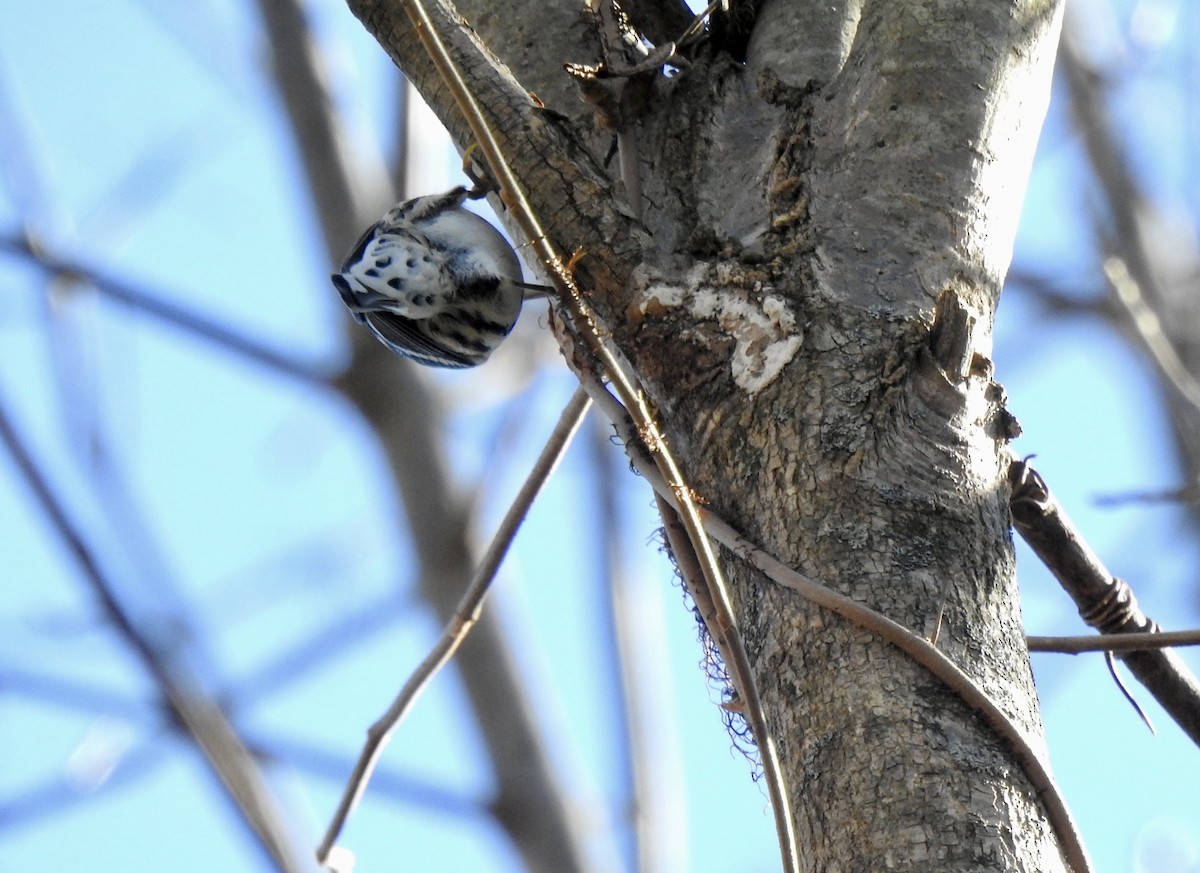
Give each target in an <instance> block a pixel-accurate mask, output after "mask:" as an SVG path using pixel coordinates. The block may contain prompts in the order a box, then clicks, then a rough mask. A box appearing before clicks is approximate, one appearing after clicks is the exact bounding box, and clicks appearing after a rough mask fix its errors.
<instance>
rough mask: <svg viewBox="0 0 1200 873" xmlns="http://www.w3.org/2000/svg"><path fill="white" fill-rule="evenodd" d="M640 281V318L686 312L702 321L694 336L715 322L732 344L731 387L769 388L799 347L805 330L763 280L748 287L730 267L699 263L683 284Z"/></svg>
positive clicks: (754, 391)
mask: <svg viewBox="0 0 1200 873" xmlns="http://www.w3.org/2000/svg"><path fill="white" fill-rule="evenodd" d="M639 278H641V279H642V281H643V282H644V287H643V290H642V293H641V296H640V298H639V299H638V302H637V303H636V304H635V307H636V308H637V310H638V313H639V314H640V315H643V316H647V317H653V316H654V315H655V314H656V313H659V314H661V313H662V312H663V310H667V309H678V308H682V309H686V311H687V312H688V314H689V315H690V316H691V317H692V318H694V319H697V320H699V321H702V322H705V324H703V325H697V329H696V334H697V335H699V334H701V333H702V332H710V331H711V328H712V325H714V324H715V325H716V327H717V329H718V330H719V331H720V332H721V333H722V334H724V335H726V336H728V337H729V338H731V339H732V340H733V341H734V349H733V354H732V355H731V356H730V360H729V367H730V373H731V375H732V376H733V381H734V384H736V385H737V386H738V387H739V388H741V389H742V390H743V391H745V392H746V393H747V394H757V393H758V392H759V391H761V390H762V389H763V388H765V387H766V386H767V385H769V384H771V382H773V381H774V380H775V378H776V377H777V376H778V375H779V374H780V372H782V370H783V368H784V367H785V366H786V365H787V364H788V362H790V361H791V360H792V358H793V357H795V355H796V352H797V351H799V349H800V345H801V342H802V341H803V332H802V331H801V330H800V328H798V327H797V325H796V316H795V314H794V313H793V312H792V310H791V308H790V307H789V306H788V304H787V301H785V300H784V299H783V298H782V297H780V296H779V295H777V294H773V293H771V292H770V291H769V290H765V289H764V285H763V283H762V282H754V283H753V284H752V285H751V286H750V287H745V286H744V285H742V284H740V283H738V282H737V278H736V277H735V276H734V274H733V268H731V267H729V266H728V265H724V264H721V265H717V267H716V268H715V269H712V268H710V267H709V265H707V264H697V265H695V266H694V267H692V269H690V270H689V271H688V272H687V273H686V274H685V276H684V281H683V284H677V283H671V282H665V281H663V277H662V276H654V277H649V276H645V275H643V276H642V277H639ZM685 335H686V334H685Z"/></svg>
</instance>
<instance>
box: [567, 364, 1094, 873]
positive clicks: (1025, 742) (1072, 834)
mask: <svg viewBox="0 0 1200 873" xmlns="http://www.w3.org/2000/svg"><path fill="white" fill-rule="evenodd" d="M584 387H585V388H587V389H588V392H589V394H591V396H592V399H593V400H595V401H596V404H597V406H599V407H600V409H601V411H602V412H603V413H604V414H605V415H606V416H607V417H608V418H609V420H610V421H612V422H613V425H614V426H615V427H616V428H617V430H618V432H619V433H620V434H621V435H622V437H623V438H624V440H625V446H626V450H627V451H628V452H629V457H630V460H631V461H632V463H633V465H634V467H635V468H636V469H637V471H638V472H639V473H640V474H641V475H642V476H643V477H644V478H645V479H646V481H647V482H648V483H649V484H650V486H651V487H652V488H653V489H654V491H655V494H656V495H658V496H659V497H661V498H663V499H664V500H665V501H666V502H668V503H670V504H672V505H674V503H675V499H676V498H675V494H674V491H673V489H672V488H671V487H670V486H669V485H668V484H667V482H666V481H665V480H664V479H663V477H662V476H661V475H660V473H659V472H658V470H657V469H656V467H655V466H654V464H653V463H652V462H651V461H650V459H648V458H646V457H645V456H644V449H643V450H639V447H640V445H641V444H640V443H639V442H638V441H637V439H636V433H635V431H634V430H633V429H632V427H631V426H630V420H629V416H628V415H627V413H626V411H625V409H624V408H623V407H622V406H621V404H620V403H618V402H617V401H616V399H615V398H613V396H612V395H611V394H609V393H608V391H606V390H605V389H604V387H603V386H602V385H601V384H600V383H599V382H597V381H595V380H585V381H584ZM699 513H700V515H701V517H702V520H703V524H704V528H705V530H706V531H707V532H708V533H709V534H710V535H711V536H712V538H713V539H714V540H716V541H717V542H719V543H720V544H721V545H723V546H725V547H726V548H728V549H730V550H732V551H733V552H734V553H735V554H737V555H738V556H739V557H741V558H742V559H743V560H745V561H747V562H748V563H750V564H751V565H753V566H754V567H756V568H757V569H758V570H760V571H761V572H762V573H763V574H764V575H766V576H767V578H769V579H771V580H772V581H774V582H776V583H777V584H779V585H782V586H784V587H785V588H788V589H790V590H792V591H795V592H796V593H798V594H800V595H801V596H803V597H804V598H806V599H807V600H810V601H812V602H813V603H816V604H817V605H819V606H822V607H825V608H826V609H829V610H831V611H832V612H836V613H837V614H838V615H840V616H842V617H843V618H845V619H847V620H848V621H850V622H852V623H854V624H856V625H858V626H859V627H862V628H864V629H866V630H868V631H870V632H872V633H874V634H876V635H878V636H879V637H880V638H881V639H883V640H885V641H886V642H888V643H890V644H892V645H893V646H895V647H896V648H898V649H900V650H901V651H902V652H904V653H905V654H906V655H908V656H909V657H910V658H912V659H913V661H915V662H916V663H918V664H920V665H921V666H922V667H924V668H925V669H926V670H928V671H929V672H930V673H931V674H932V675H933V676H934V677H935V678H937V679H938V680H940V681H941V682H942V683H943V684H944V685H945V686H946V687H947V688H948V689H949V690H951V691H952V692H954V694H956V695H957V696H958V697H960V698H961V699H962V700H963V702H965V703H966V704H967V705H968V706H969V707H971V709H973V710H974V711H976V712H978V713H979V714H980V716H981V717H982V718H983V719H984V721H986V722H987V724H988V725H989V726H990V727H991V728H992V730H994V731H995V732H996V734H997V735H998V736H999V737H1000V738H1002V739H1003V740H1004V741H1005V742H1006V743H1007V744H1008V746H1009V748H1010V749H1011V750H1012V752H1013V754H1014V756H1015V757H1016V759H1017V761H1018V762H1019V763H1020V765H1021V769H1022V770H1023V772H1024V773H1025V775H1026V777H1027V778H1028V779H1029V781H1030V783H1031V784H1032V785H1033V787H1034V788H1035V789H1036V790H1037V791H1038V796H1039V797H1040V798H1041V800H1042V803H1043V805H1044V807H1045V809H1046V815H1047V818H1048V820H1049V822H1050V825H1051V827H1052V828H1053V830H1054V832H1055V834H1056V835H1057V836H1058V840H1059V844H1060V847H1061V850H1062V853H1063V857H1064V858H1065V859H1066V861H1067V863H1068V864H1070V866H1071V867H1072V869H1073V870H1074V871H1075V873H1088V871H1091V870H1092V865H1091V861H1090V859H1089V857H1088V854H1087V849H1086V848H1085V847H1084V845H1083V840H1082V838H1081V837H1080V835H1079V830H1078V828H1077V827H1076V825H1075V821H1074V818H1073V817H1072V816H1071V811H1070V809H1069V808H1068V807H1067V804H1066V801H1065V800H1064V798H1063V796H1062V793H1061V792H1060V791H1059V789H1058V786H1057V784H1056V783H1055V781H1054V777H1053V776H1052V775H1051V773H1050V767H1049V765H1048V764H1047V763H1046V762H1045V761H1043V760H1042V756H1041V754H1040V752H1038V750H1037V747H1036V745H1035V744H1034V742H1033V741H1032V740H1030V739H1029V738H1028V737H1027V736H1026V734H1025V731H1024V730H1023V729H1022V728H1021V727H1020V726H1018V725H1017V724H1016V723H1015V722H1013V721H1012V720H1011V719H1010V718H1009V717H1008V716H1007V715H1006V714H1005V713H1004V711H1003V710H1002V709H1000V707H999V706H997V705H996V703H995V702H994V701H993V700H992V699H991V697H990V696H989V695H988V694H987V692H986V691H984V690H983V689H982V688H980V687H979V686H978V685H977V684H976V683H975V681H974V680H973V679H972V678H971V677H970V676H968V675H967V674H966V673H964V672H963V671H962V670H961V669H960V668H959V667H958V666H957V665H956V664H955V663H954V662H953V661H951V660H950V659H949V658H947V657H946V656H945V655H944V654H942V652H941V650H939V649H938V648H937V647H936V646H934V645H932V644H931V643H930V642H929V641H928V640H926V639H924V638H923V637H920V636H918V635H916V634H914V633H913V632H912V631H910V630H908V629H907V628H905V627H903V626H902V625H900V624H898V623H896V622H894V621H892V620H891V619H890V618H888V617H887V616H885V615H882V614H880V613H878V612H876V611H875V610H873V609H871V608H870V607H868V606H865V605H864V604H861V603H859V602H858V601H856V600H852V599H851V598H849V597H846V596H845V595H842V594H839V593H838V592H836V591H834V590H833V589H831V588H828V587H826V586H825V585H822V584H820V583H819V582H815V581H813V580H811V579H809V578H807V577H806V576H803V575H802V574H800V573H798V572H796V571H795V570H793V569H792V568H791V567H788V566H787V565H786V564H783V563H782V562H781V561H779V560H778V559H776V558H774V557H773V556H771V555H769V554H767V553H766V552H764V551H763V550H762V549H760V548H759V547H758V546H756V545H754V544H753V543H751V542H750V541H749V540H747V539H746V538H745V537H743V536H742V535H741V534H739V533H738V532H737V531H736V530H734V529H733V528H732V527H731V526H730V525H729V524H727V523H726V522H725V521H724V520H722V519H721V518H719V517H718V516H716V515H715V514H714V513H712V512H710V511H708V510H706V509H700V510H699Z"/></svg>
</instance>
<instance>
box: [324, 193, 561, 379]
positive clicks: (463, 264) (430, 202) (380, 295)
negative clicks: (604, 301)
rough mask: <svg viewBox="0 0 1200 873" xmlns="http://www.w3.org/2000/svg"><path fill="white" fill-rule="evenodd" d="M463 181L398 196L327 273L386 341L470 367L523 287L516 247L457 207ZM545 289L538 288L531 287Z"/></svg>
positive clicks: (509, 321) (499, 333)
mask: <svg viewBox="0 0 1200 873" xmlns="http://www.w3.org/2000/svg"><path fill="white" fill-rule="evenodd" d="M467 196H468V192H467V189H466V188H462V187H459V188H455V189H454V190H453V191H449V192H447V193H445V194H434V195H429V196H426V197H417V198H415V199H413V200H408V201H405V202H404V203H401V204H399V205H398V206H395V207H394V208H392V209H391V210H390V211H389V212H388V213H387V215H385V216H384V217H383V218H381V219H380V220H379V221H378V222H376V223H375V224H374V225H373V226H371V227H370V228H369V229H368V230H367V232H366V233H364V234H363V235H362V238H361V239H359V241H358V242H357V243H356V244H355V246H354V249H353V250H352V251H351V252H350V254H349V255H348V256H347V257H346V260H345V261H344V262H343V263H342V266H341V270H340V272H337V273H334V274H333V276H332V277H331V278H332V279H333V284H334V286H335V287H336V288H337V289H338V292H339V293H340V294H341V296H342V300H343V301H344V302H345V304H346V306H348V307H349V308H350V311H351V312H352V313H354V317H355V318H356V319H357V320H358V321H360V322H362V323H364V324H366V325H367V326H368V327H369V328H371V330H372V331H374V332H375V335H376V336H378V337H379V339H380V340H382V341H383V343H384V344H385V345H387V346H388V347H389V348H391V349H392V350H393V351H396V352H398V353H399V354H401V355H403V356H404V357H406V358H411V359H412V360H414V361H417V362H418V363H421V364H428V365H430V366H433V367H474V366H476V365H478V364H482V363H483V362H484V361H486V360H487V359H488V356H489V355H491V353H492V352H493V351H495V350H496V347H497V346H498V345H500V342H501V341H502V340H503V339H504V338H505V337H506V336H508V334H509V332H510V331H511V330H512V329H513V325H514V324H516V321H517V316H518V315H519V314H520V312H521V302H522V299H523V298H524V296H525V293H526V289H534V288H537V286H531V285H526V284H524V283H523V282H522V281H521V264H520V262H519V261H518V260H517V256H516V253H515V252H514V251H513V250H512V247H511V246H510V245H509V244H508V241H507V240H506V239H505V238H504V236H503V234H501V233H500V231H498V230H497V229H496V228H494V227H493V226H492V225H491V224H489V223H488V222H487V221H486V220H484V219H483V218H480V217H479V216H478V215H475V214H474V213H473V212H469V211H468V210H466V209H464V208H463V202H464V201H465V200H466V199H467ZM540 290H543V291H544V290H547V289H540Z"/></svg>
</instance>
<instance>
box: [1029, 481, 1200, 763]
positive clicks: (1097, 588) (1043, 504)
mask: <svg viewBox="0 0 1200 873" xmlns="http://www.w3.org/2000/svg"><path fill="white" fill-rule="evenodd" d="M1008 476H1009V482H1010V484H1011V486H1012V499H1011V503H1010V505H1011V507H1012V517H1013V526H1014V527H1015V528H1016V529H1017V531H1018V532H1019V533H1020V534H1021V536H1022V537H1023V538H1024V540H1025V542H1027V543H1029V547H1030V548H1031V549H1033V551H1034V553H1035V554H1036V555H1037V556H1038V557H1039V558H1040V559H1041V561H1042V563H1044V564H1045V565H1046V566H1047V567H1048V568H1049V569H1050V572H1051V573H1053V574H1054V577H1055V578H1056V579H1058V582H1059V584H1060V585H1062V587H1063V590H1064V591H1066V592H1067V593H1068V594H1069V595H1071V599H1072V600H1074V601H1075V605H1076V606H1078V607H1079V614H1080V615H1081V616H1082V617H1083V619H1084V621H1086V622H1087V623H1088V624H1090V625H1091V626H1092V627H1094V628H1096V629H1097V630H1099V631H1100V632H1101V633H1104V634H1125V633H1152V634H1157V633H1158V632H1159V628H1158V625H1157V624H1155V623H1154V622H1153V621H1151V620H1150V619H1149V618H1148V617H1147V616H1146V615H1145V613H1143V612H1142V611H1141V609H1140V608H1139V607H1138V605H1137V599H1136V598H1135V597H1134V596H1133V591H1132V590H1131V589H1130V587H1129V585H1128V584H1127V583H1126V582H1124V581H1123V580H1121V579H1118V578H1116V577H1115V576H1113V575H1112V574H1111V573H1109V572H1108V570H1107V569H1106V568H1105V566H1104V565H1103V564H1102V563H1101V562H1100V559H1099V558H1098V557H1097V556H1096V554H1095V552H1093V551H1092V550H1091V549H1090V548H1089V547H1088V545H1087V543H1086V542H1085V541H1084V539H1083V536H1082V535H1081V534H1080V533H1079V531H1078V530H1077V529H1076V527H1075V525H1074V524H1072V523H1071V520H1070V519H1069V518H1068V517H1067V514H1066V512H1064V511H1063V508H1062V506H1061V505H1059V503H1058V501H1057V500H1056V499H1055V497H1054V495H1053V494H1052V493H1051V491H1050V488H1049V486H1047V485H1046V482H1045V480H1044V479H1042V477H1041V476H1040V475H1038V473H1037V471H1036V470H1034V469H1033V468H1032V467H1031V466H1029V464H1028V463H1027V462H1025V461H1013V463H1012V465H1011V466H1010V467H1009V474H1008ZM1120 657H1121V659H1122V660H1123V661H1124V662H1125V663H1126V665H1128V667H1129V670H1130V672H1131V673H1133V675H1134V676H1136V677H1137V679H1138V681H1139V682H1141V683H1142V684H1143V685H1145V686H1146V688H1147V690H1149V692H1150V693H1151V694H1153V695H1154V699H1155V700H1157V701H1158V702H1159V703H1160V704H1161V705H1162V707H1163V708H1164V709H1165V710H1166V711H1167V712H1168V713H1170V715H1171V718H1173V719H1175V722H1176V724H1178V725H1179V726H1180V727H1181V728H1182V729H1183V731H1184V733H1186V734H1187V735H1188V736H1189V737H1190V738H1191V740H1192V742H1194V743H1196V744H1197V745H1200V682H1197V680H1196V677H1195V676H1194V675H1193V674H1192V672H1191V670H1189V669H1188V667H1187V665H1186V664H1184V663H1183V661H1182V660H1181V659H1180V658H1179V657H1178V656H1177V655H1176V654H1175V653H1174V652H1171V651H1162V650H1157V651H1155V650H1151V651H1144V650H1142V651H1129V652H1124V653H1122V654H1121V656H1120Z"/></svg>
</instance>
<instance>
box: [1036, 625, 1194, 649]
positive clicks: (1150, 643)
mask: <svg viewBox="0 0 1200 873" xmlns="http://www.w3.org/2000/svg"><path fill="white" fill-rule="evenodd" d="M1025 642H1026V643H1027V644H1028V645H1029V651H1031V652H1060V653H1062V654H1064V655H1078V654H1081V653H1083V652H1140V651H1149V650H1152V649H1169V648H1173V647H1176V646H1200V630H1186V631H1157V632H1154V633H1128V634H1120V635H1114V636H1103V637H1094V636H1093V637H1045V636H1041V637H1039V636H1032V637H1026V638H1025Z"/></svg>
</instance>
